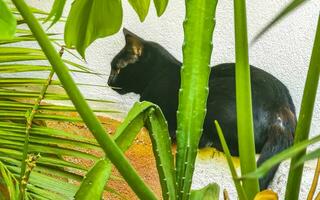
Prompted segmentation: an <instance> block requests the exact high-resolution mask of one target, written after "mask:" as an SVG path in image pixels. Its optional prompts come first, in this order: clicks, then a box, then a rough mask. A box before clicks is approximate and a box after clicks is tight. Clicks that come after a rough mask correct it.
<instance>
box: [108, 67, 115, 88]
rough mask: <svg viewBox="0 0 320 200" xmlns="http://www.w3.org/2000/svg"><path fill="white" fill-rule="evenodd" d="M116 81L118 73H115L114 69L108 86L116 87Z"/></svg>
mask: <svg viewBox="0 0 320 200" xmlns="http://www.w3.org/2000/svg"><path fill="white" fill-rule="evenodd" d="M116 79H117V73H116V72H115V70H113V69H112V70H111V72H110V76H109V79H108V85H109V86H114V84H115V82H116Z"/></svg>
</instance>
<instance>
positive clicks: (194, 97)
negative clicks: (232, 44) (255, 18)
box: [176, 0, 217, 199]
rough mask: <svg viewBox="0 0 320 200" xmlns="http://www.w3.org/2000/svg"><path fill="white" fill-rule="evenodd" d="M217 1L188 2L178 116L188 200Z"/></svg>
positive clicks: (180, 178)
mask: <svg viewBox="0 0 320 200" xmlns="http://www.w3.org/2000/svg"><path fill="white" fill-rule="evenodd" d="M216 5H217V1H216V0H194V1H186V18H185V21H184V23H183V27H184V37H185V38H184V45H183V66H182V68H181V86H180V87H181V88H180V90H179V106H178V112H177V119H178V123H177V126H178V128H177V136H178V137H177V159H176V168H177V173H176V177H177V184H178V189H177V191H178V192H179V196H180V198H181V199H188V198H189V195H190V188H191V180H192V176H193V171H194V163H195V159H196V155H197V148H198V144H199V140H200V137H201V134H202V130H203V122H204V118H205V114H206V103H207V97H208V91H209V90H208V82H209V75H210V67H209V65H210V58H211V51H212V33H213V29H214V26H215V20H214V19H215V11H216Z"/></svg>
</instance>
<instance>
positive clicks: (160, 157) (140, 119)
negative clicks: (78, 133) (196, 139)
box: [114, 102, 176, 199]
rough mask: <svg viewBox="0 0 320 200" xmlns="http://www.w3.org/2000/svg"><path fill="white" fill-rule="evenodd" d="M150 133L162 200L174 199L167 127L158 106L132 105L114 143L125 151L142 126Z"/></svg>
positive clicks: (172, 171) (146, 103)
mask: <svg viewBox="0 0 320 200" xmlns="http://www.w3.org/2000/svg"><path fill="white" fill-rule="evenodd" d="M144 124H145V125H146V127H147V129H148V130H149V133H150V138H151V141H152V147H153V152H154V155H155V158H156V164H157V170H158V174H159V178H160V183H161V189H162V197H163V199H175V198H176V187H175V176H174V163H173V156H172V152H171V142H170V138H169V133H168V127H167V124H166V121H165V119H164V116H163V114H162V113H161V110H160V108H159V107H158V106H156V105H154V104H152V103H149V102H141V103H136V104H134V106H133V108H132V109H131V110H130V111H129V113H128V115H127V117H126V118H125V120H124V121H123V123H122V124H121V125H120V126H119V128H118V129H117V131H116V133H115V136H114V138H115V141H116V142H117V144H118V145H119V147H120V148H121V149H122V150H123V151H126V150H127V149H128V147H129V146H130V145H131V144H132V142H133V139H134V138H135V137H136V135H137V133H138V132H139V131H140V129H141V127H143V125H144Z"/></svg>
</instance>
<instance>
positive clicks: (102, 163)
mask: <svg viewBox="0 0 320 200" xmlns="http://www.w3.org/2000/svg"><path fill="white" fill-rule="evenodd" d="M111 169H112V165H111V162H110V161H109V160H99V161H98V162H97V163H96V164H95V165H94V167H93V168H92V169H91V170H90V171H89V172H88V173H87V174H86V176H85V179H84V180H83V181H82V183H81V185H80V188H79V190H78V191H77V193H76V195H75V199H77V200H87V199H101V198H102V194H103V191H104V187H105V185H106V182H107V180H108V179H109V176H110V174H111Z"/></svg>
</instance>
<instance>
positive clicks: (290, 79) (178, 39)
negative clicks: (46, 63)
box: [29, 0, 320, 199]
mask: <svg viewBox="0 0 320 200" xmlns="http://www.w3.org/2000/svg"><path fill="white" fill-rule="evenodd" d="M29 2H31V3H33V4H34V5H36V6H40V7H42V8H43V9H48V8H49V7H50V5H51V4H50V2H52V1H40V0H29ZM48 2H49V3H48ZM288 2H289V0H269V1H261V0H259V1H256V0H248V1H247V14H248V32H249V41H250V40H251V39H252V38H253V37H254V36H255V34H256V33H257V32H258V31H259V30H261V28H262V27H263V26H264V25H265V24H266V23H267V22H268V21H270V20H271V19H272V17H273V16H274V15H275V14H276V13H278V12H279V11H280V10H281V8H283V7H284V6H285V5H286V4H287V3H288ZM123 8H124V21H123V26H124V27H126V28H128V29H129V30H131V31H132V32H134V33H136V34H138V35H140V36H141V37H142V38H144V39H146V40H152V41H155V42H158V43H160V44H161V45H163V46H164V47H165V48H167V49H168V50H169V52H171V53H172V54H173V55H174V56H175V57H176V58H177V59H179V60H181V59H182V52H181V45H182V42H183V30H182V22H183V19H184V1H174V0H171V1H169V5H168V8H167V10H166V12H165V14H164V15H163V16H162V17H161V18H158V17H156V14H155V13H156V12H155V9H154V7H153V5H151V7H150V14H149V15H148V17H147V18H146V21H145V22H144V23H140V22H139V19H138V17H137V15H136V14H135V12H134V11H133V9H132V8H131V7H130V5H129V4H128V2H127V1H123ZM319 10H320V2H319V1H316V0H312V1H308V3H306V4H305V5H304V6H303V7H302V8H300V9H298V10H297V11H296V12H295V13H293V14H291V15H289V16H288V17H287V18H286V19H285V20H284V21H282V22H280V23H279V24H278V25H277V26H276V27H275V28H273V29H272V30H270V31H269V32H268V33H267V34H265V35H264V36H263V37H262V38H261V39H260V40H259V41H258V42H257V43H256V44H254V45H253V46H251V47H250V49H249V50H250V64H252V65H255V66H257V67H260V68H262V69H264V70H266V71H268V72H270V73H271V74H273V75H274V76H276V77H277V78H278V79H280V80H281V81H282V82H283V83H284V84H285V85H286V86H287V87H288V88H289V90H290V92H291V95H292V97H293V100H294V103H295V105H296V108H297V113H299V110H300V109H299V108H300V103H301V98H302V93H303V87H304V82H305V79H306V74H307V69H308V64H309V60H310V55H311V50H312V44H313V39H314V35H315V28H316V23H317V18H318V15H319ZM216 19H217V24H216V28H215V31H214V37H213V38H214V39H213V53H212V65H215V64H218V63H223V62H234V33H233V4H232V1H231V0H228V1H226V0H224V1H219V3H218V7H217V15H216ZM56 29H57V30H60V31H62V30H63V29H62V27H59V26H58V27H57V28H56ZM123 46H124V38H123V35H122V33H121V32H119V33H118V34H116V35H114V36H111V37H108V38H104V39H99V40H97V41H96V42H94V44H93V45H91V46H90V48H88V50H87V52H86V58H87V62H88V66H89V67H90V68H91V69H93V70H96V71H98V72H103V73H106V74H108V73H109V69H110V62H111V59H112V57H113V56H114V55H115V54H116V53H117V52H118V51H119V50H120V49H121V48H122V47H123ZM75 78H76V79H77V80H79V81H81V82H84V83H87V82H90V83H95V84H103V85H106V83H107V75H106V76H104V77H101V78H93V77H91V76H88V77H87V76H81V77H75ZM82 91H83V92H84V94H85V95H87V96H95V97H98V98H103V99H111V100H115V101H117V102H118V103H117V104H115V107H116V108H117V109H119V110H121V111H123V114H120V115H113V116H112V117H115V118H120V119H121V118H122V117H123V116H124V115H125V113H126V111H127V110H128V109H129V108H130V106H131V105H132V103H133V102H134V101H136V100H137V98H138V97H137V96H136V95H134V94H129V95H126V96H120V95H118V94H116V93H115V92H113V91H111V90H110V89H108V88H101V87H99V88H92V87H87V88H82ZM319 94H320V89H319V90H318V97H317V100H316V106H315V109H314V113H313V116H314V118H313V122H312V129H311V135H316V134H319V133H320V127H319V124H320V97H319ZM314 165H315V163H314V162H310V163H307V166H306V170H305V171H306V173H305V176H304V179H303V182H304V184H303V188H302V192H301V199H305V196H306V193H307V191H308V188H309V183H310V181H311V179H312V174H313V170H314ZM287 168H288V163H284V164H283V165H282V167H281V169H280V170H279V173H278V174H277V177H276V178H275V181H274V183H273V189H274V190H276V191H279V192H280V194H281V197H280V199H282V198H283V192H284V186H285V181H286V178H285V177H286V172H287ZM228 174H229V171H228V168H227V165H226V164H225V163H224V162H220V161H219V162H215V159H212V160H201V159H198V162H197V165H196V172H195V177H194V180H193V183H194V184H193V187H194V188H199V187H201V186H204V185H206V184H207V183H209V182H217V183H219V184H220V185H221V187H222V188H226V189H228V191H229V193H230V195H231V199H235V190H234V188H233V184H232V181H231V179H230V176H229V175H228ZM228 177H229V178H228Z"/></svg>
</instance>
